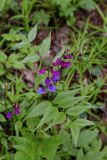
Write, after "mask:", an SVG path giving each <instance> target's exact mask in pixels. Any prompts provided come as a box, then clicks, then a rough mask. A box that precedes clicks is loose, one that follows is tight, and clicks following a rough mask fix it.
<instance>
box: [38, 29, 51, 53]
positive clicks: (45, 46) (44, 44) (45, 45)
mask: <svg viewBox="0 0 107 160" xmlns="http://www.w3.org/2000/svg"><path fill="white" fill-rule="evenodd" d="M50 45H51V32H50V34H49V35H48V37H47V38H46V39H44V40H43V41H42V43H41V44H40V46H39V52H40V54H41V56H44V55H46V54H47V52H48V51H49V49H50Z"/></svg>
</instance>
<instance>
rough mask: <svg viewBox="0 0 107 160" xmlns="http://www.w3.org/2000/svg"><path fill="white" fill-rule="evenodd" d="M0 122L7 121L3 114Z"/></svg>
mask: <svg viewBox="0 0 107 160" xmlns="http://www.w3.org/2000/svg"><path fill="white" fill-rule="evenodd" d="M0 122H6V119H5V117H4V116H3V115H2V114H0Z"/></svg>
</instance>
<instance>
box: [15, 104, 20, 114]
mask: <svg viewBox="0 0 107 160" xmlns="http://www.w3.org/2000/svg"><path fill="white" fill-rule="evenodd" d="M14 114H16V115H19V114H20V106H19V105H18V104H15V105H14Z"/></svg>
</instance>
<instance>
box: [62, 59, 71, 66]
mask: <svg viewBox="0 0 107 160" xmlns="http://www.w3.org/2000/svg"><path fill="white" fill-rule="evenodd" d="M70 66H71V62H64V61H62V62H61V67H62V68H69V67H70Z"/></svg>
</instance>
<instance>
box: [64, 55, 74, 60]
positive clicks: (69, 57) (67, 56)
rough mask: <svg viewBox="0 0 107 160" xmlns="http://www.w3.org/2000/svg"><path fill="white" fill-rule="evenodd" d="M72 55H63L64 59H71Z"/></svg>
mask: <svg viewBox="0 0 107 160" xmlns="http://www.w3.org/2000/svg"><path fill="white" fill-rule="evenodd" d="M72 58H73V55H72V54H66V55H64V59H72Z"/></svg>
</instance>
